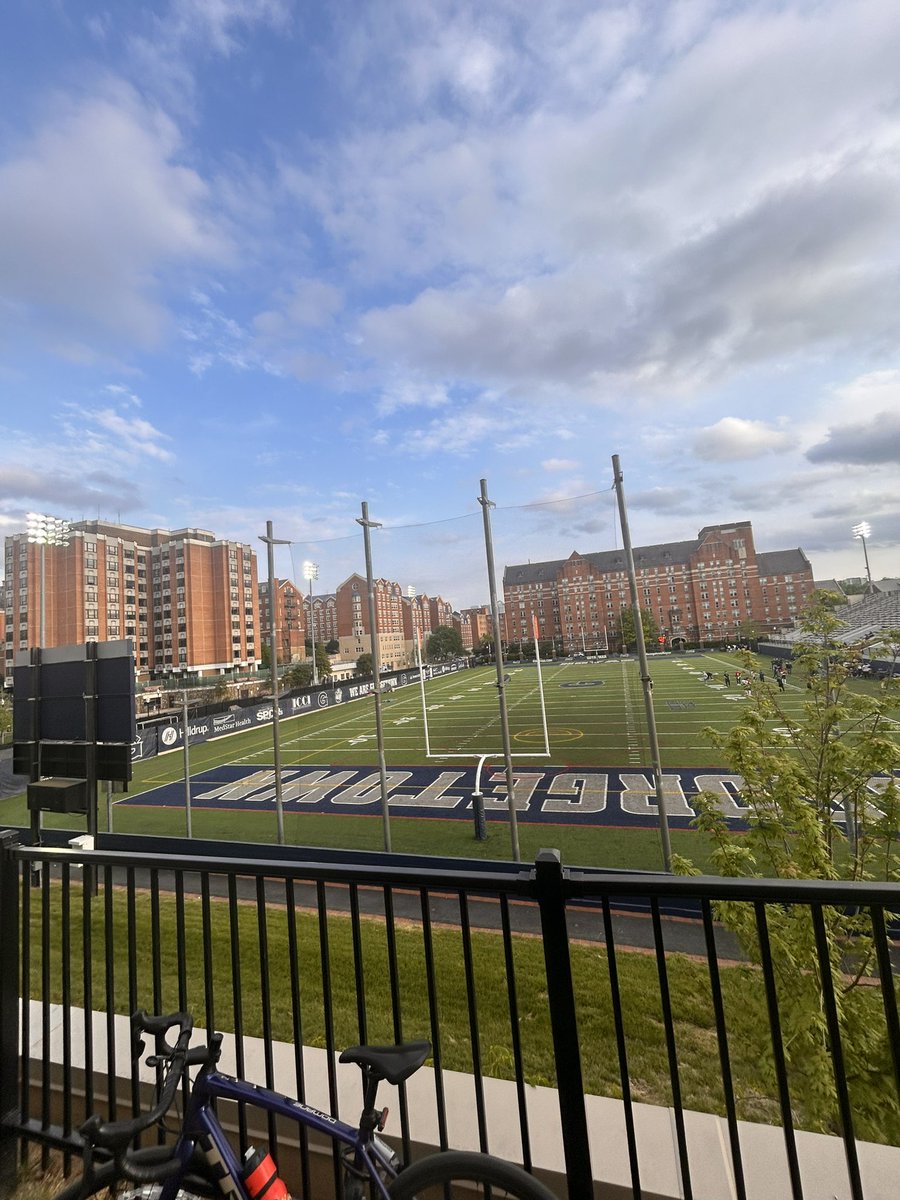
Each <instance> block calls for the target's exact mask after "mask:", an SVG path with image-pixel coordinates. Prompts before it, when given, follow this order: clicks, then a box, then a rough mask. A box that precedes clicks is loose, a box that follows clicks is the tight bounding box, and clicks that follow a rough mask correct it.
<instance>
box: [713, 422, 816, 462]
mask: <svg viewBox="0 0 900 1200" xmlns="http://www.w3.org/2000/svg"><path fill="white" fill-rule="evenodd" d="M792 445H793V439H792V437H791V435H790V434H788V433H785V432H784V431H783V430H780V429H773V428H772V427H771V426H769V425H766V424H765V422H763V421H747V420H745V419H744V418H743V417H722V419H721V420H720V421H717V422H716V423H715V425H709V426H707V428H706V429H700V430H698V431H697V432H696V433H695V434H694V436H693V448H694V453H695V454H696V455H697V457H698V458H702V459H705V460H706V461H707V462H736V461H738V460H740V459H749V458H760V457H761V456H762V455H764V454H778V453H781V452H782V451H785V450H789V449H790V448H791V446H792Z"/></svg>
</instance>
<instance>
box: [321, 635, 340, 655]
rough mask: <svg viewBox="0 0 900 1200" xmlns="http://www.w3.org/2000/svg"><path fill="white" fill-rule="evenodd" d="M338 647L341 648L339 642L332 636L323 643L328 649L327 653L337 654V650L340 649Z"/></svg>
mask: <svg viewBox="0 0 900 1200" xmlns="http://www.w3.org/2000/svg"><path fill="white" fill-rule="evenodd" d="M340 648H341V643H340V642H339V641H338V640H337V638H332V639H331V641H330V642H326V643H325V649H326V650H327V651H328V653H329V654H337V652H338V650H340Z"/></svg>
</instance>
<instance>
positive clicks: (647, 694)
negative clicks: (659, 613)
mask: <svg viewBox="0 0 900 1200" xmlns="http://www.w3.org/2000/svg"><path fill="white" fill-rule="evenodd" d="M612 466H613V486H614V487H615V489H616V499H617V500H618V502H619V524H620V525H621V526H622V546H623V548H624V550H625V563H626V566H627V568H628V585H629V587H630V589H631V611H632V612H633V614H634V636H635V638H636V639H637V653H638V662H639V663H640V666H641V685H642V687H643V690H644V710H645V712H646V714H647V734H648V735H649V738H650V756H651V758H652V759H653V775H654V778H655V780H656V807H657V811H658V813H659V837H660V841H661V842H662V852H663V863H664V864H665V868H666V870H667V871H671V870H672V845H671V843H670V841H669V818H668V814H667V813H666V798H665V795H664V793H663V779H662V761H661V759H660V757H659V740H658V739H657V736H656V717H655V715H654V712H653V680H652V679H651V678H650V670H649V667H648V665H647V647H646V646H645V645H644V628H643V624H642V622H641V605H640V601H639V599H638V586H637V575H636V574H635V571H634V555H633V554H632V552H631V533H630V532H629V529H628V513H627V512H626V511H625V490H624V488H623V487H622V471H621V469H620V467H619V456H618V454H614V455H613V456H612Z"/></svg>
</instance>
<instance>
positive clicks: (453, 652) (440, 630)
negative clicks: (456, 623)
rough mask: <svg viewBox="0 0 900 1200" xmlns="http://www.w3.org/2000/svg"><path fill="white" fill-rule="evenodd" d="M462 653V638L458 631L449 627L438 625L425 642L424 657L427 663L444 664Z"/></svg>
mask: <svg viewBox="0 0 900 1200" xmlns="http://www.w3.org/2000/svg"><path fill="white" fill-rule="evenodd" d="M462 652H463V644H462V638H461V637H460V635H459V632H458V630H456V629H451V628H450V626H449V625H438V627H437V629H435V631H434V633H431V634H429V635H428V640H427V641H426V642H425V655H426V657H427V659H428V661H429V662H445V661H446V660H447V659H448V658H457V657H458V656H459V655H461V654H462Z"/></svg>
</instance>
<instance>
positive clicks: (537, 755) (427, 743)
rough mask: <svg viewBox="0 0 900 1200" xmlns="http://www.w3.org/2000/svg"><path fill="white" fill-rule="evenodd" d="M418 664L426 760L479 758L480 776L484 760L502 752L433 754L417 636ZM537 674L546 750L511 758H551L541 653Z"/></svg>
mask: <svg viewBox="0 0 900 1200" xmlns="http://www.w3.org/2000/svg"><path fill="white" fill-rule="evenodd" d="M535 646H537V643H535ZM416 662H417V665H418V668H419V692H420V695H421V697H422V723H423V724H424V726H425V757H426V758H467V759H472V758H478V759H481V760H482V762H481V764H480V765H479V774H480V770H481V766H483V764H484V760H485V759H488V758H497V757H499V756H500V755H501V754H502V751H499V750H493V751H492V750H488V751H486V752H482V751H480V750H476V751H458V750H444V751H441V752H439V753H432V750H431V733H430V730H429V728H428V706H427V704H426V702H425V668H424V666H423V665H422V653H421V648H420V646H419V639H418V635H417V636H416ZM537 672H538V695H539V696H540V701H541V728H542V730H543V734H544V749H543V750H520V751H512V752H511V753H510V757H511V758H549V757H550V734H549V732H548V728H547V706H546V704H545V702H544V678H543V672H542V670H541V656H540V652H539V651H538V653H537ZM506 678H507V679H508V678H509V676H508V675H507V676H506Z"/></svg>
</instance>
